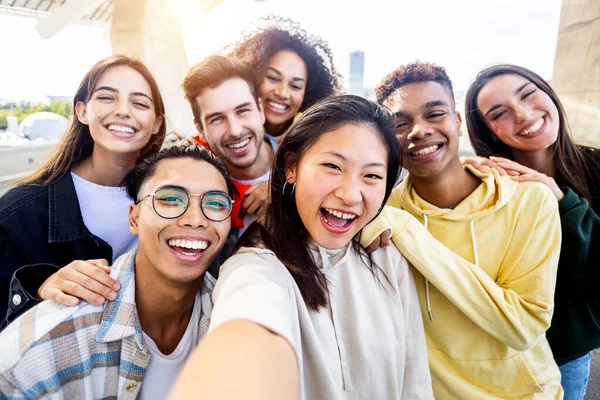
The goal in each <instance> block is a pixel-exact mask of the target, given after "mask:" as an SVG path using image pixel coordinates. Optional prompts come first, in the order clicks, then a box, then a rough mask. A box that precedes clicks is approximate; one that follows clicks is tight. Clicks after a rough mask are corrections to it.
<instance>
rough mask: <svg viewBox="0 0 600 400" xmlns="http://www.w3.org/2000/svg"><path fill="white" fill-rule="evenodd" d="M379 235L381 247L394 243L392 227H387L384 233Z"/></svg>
mask: <svg viewBox="0 0 600 400" xmlns="http://www.w3.org/2000/svg"><path fill="white" fill-rule="evenodd" d="M379 237H380V238H381V244H380V247H387V246H389V245H391V244H392V230H391V229H386V230H385V231H383V233H382V234H381V236H379Z"/></svg>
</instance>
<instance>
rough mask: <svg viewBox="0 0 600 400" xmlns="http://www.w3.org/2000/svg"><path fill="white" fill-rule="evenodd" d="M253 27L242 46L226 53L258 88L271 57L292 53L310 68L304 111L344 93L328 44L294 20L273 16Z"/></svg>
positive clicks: (261, 20)
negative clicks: (249, 73) (245, 68)
mask: <svg viewBox="0 0 600 400" xmlns="http://www.w3.org/2000/svg"><path fill="white" fill-rule="evenodd" d="M252 26H253V27H257V28H255V29H254V30H252V31H250V32H249V33H247V34H245V35H244V38H243V39H242V41H241V42H239V43H235V44H233V45H231V46H228V47H226V48H225V50H224V52H225V53H228V54H229V55H231V56H234V57H236V58H238V59H240V60H242V61H243V62H244V63H246V64H247V65H248V67H249V69H250V71H252V72H253V74H254V75H253V78H254V82H255V85H256V87H259V86H260V83H261V82H262V80H263V78H264V75H265V71H266V68H267V63H268V62H269V60H270V59H271V57H273V56H274V55H275V54H277V53H278V52H279V51H281V50H290V51H293V52H294V53H296V54H297V55H298V56H299V57H300V58H301V59H302V60H303V61H304V63H305V64H306V72H307V82H306V90H305V92H304V100H303V101H302V105H301V106H300V111H304V110H305V109H307V108H308V107H310V106H312V105H313V104H314V103H316V102H317V101H319V100H321V99H323V98H325V97H328V96H331V95H336V94H339V93H340V91H341V84H340V76H339V74H338V73H337V72H336V70H335V66H334V64H333V55H332V53H331V50H330V48H329V44H328V43H327V42H326V41H325V40H323V39H321V38H320V37H318V36H313V35H309V34H308V33H306V31H305V30H304V29H302V28H300V25H299V24H298V23H297V22H294V21H292V20H291V19H286V18H282V17H278V16H273V15H271V16H268V17H265V18H261V19H259V20H257V21H255V22H254V23H253V24H252Z"/></svg>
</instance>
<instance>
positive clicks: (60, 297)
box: [42, 288, 81, 307]
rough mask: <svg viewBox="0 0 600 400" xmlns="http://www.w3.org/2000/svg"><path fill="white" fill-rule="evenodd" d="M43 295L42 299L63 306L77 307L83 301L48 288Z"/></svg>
mask: <svg viewBox="0 0 600 400" xmlns="http://www.w3.org/2000/svg"><path fill="white" fill-rule="evenodd" d="M42 293H43V294H44V296H43V297H42V298H43V299H45V300H53V301H55V302H57V303H59V304H62V305H63V306H71V307H72V306H76V305H77V304H79V302H80V301H81V300H79V299H78V298H77V297H73V296H69V295H68V294H64V293H63V292H62V291H60V290H58V289H56V288H48V289H46V290H45V291H43V292H42Z"/></svg>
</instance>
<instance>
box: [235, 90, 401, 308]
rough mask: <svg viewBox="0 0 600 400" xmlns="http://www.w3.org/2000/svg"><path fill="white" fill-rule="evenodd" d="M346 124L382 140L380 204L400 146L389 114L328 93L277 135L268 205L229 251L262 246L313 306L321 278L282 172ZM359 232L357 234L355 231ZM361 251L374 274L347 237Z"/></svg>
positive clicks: (319, 297) (321, 296)
mask: <svg viewBox="0 0 600 400" xmlns="http://www.w3.org/2000/svg"><path fill="white" fill-rule="evenodd" d="M347 124H359V125H365V126H368V127H371V128H373V129H374V130H375V131H376V132H377V133H378V134H379V136H380V138H381V140H382V141H383V143H384V145H385V147H386V149H387V152H388V159H387V180H386V190H385V197H384V200H383V203H382V204H381V206H382V207H383V205H384V204H385V202H386V201H387V199H388V197H389V196H390V193H391V192H392V189H393V188H394V183H395V182H396V179H397V177H398V174H399V172H400V165H401V159H400V144H399V143H398V140H397V139H396V133H395V130H394V127H393V125H392V122H391V119H390V114H389V112H388V111H387V110H385V109H384V108H383V107H381V106H379V105H377V104H376V103H373V102H372V101H369V100H366V99H364V98H362V97H358V96H353V95H344V96H334V97H330V98H327V99H324V100H322V101H321V102H319V103H317V104H315V105H314V106H313V107H311V108H309V109H308V110H307V111H306V112H305V113H304V114H303V115H302V117H301V118H300V119H299V120H298V122H297V123H296V124H295V125H294V126H293V127H292V128H291V129H290V131H289V132H288V134H287V135H286V136H285V138H284V139H283V141H282V143H281V145H280V146H279V149H278V150H277V155H276V157H275V161H274V166H273V170H272V173H271V204H270V206H269V207H268V209H267V212H266V215H265V217H264V220H263V222H261V223H254V224H252V225H251V226H250V227H249V228H248V229H247V230H246V231H245V232H244V234H243V235H242V237H241V238H240V239H239V240H238V243H237V244H236V247H235V249H234V252H235V251H236V250H237V249H239V248H240V247H242V246H256V245H257V244H258V245H260V244H262V245H264V246H266V247H267V248H268V249H270V250H272V251H273V252H274V253H275V254H276V255H277V258H278V259H279V260H280V261H281V262H282V263H283V264H284V265H285V266H286V267H287V268H288V270H289V272H290V274H291V275H292V277H293V278H294V281H296V284H297V285H298V288H299V289H300V293H302V297H303V298H304V301H305V302H306V304H307V306H308V307H309V308H311V309H313V310H318V309H319V308H320V307H323V306H325V305H327V281H326V279H325V277H324V276H323V275H322V273H321V272H320V270H319V267H318V266H317V265H316V264H315V262H314V260H313V259H312V257H311V254H310V251H309V247H308V246H309V243H310V241H311V237H310V235H309V233H308V231H307V230H306V228H305V227H304V224H303V223H302V220H301V219H300V215H299V214H298V209H297V207H296V201H295V198H294V197H293V196H290V189H289V185H287V186H288V188H287V190H286V193H287V194H286V193H284V183H285V182H286V177H285V173H286V171H287V170H289V169H290V168H292V167H294V166H295V165H297V163H298V162H299V161H300V159H301V158H302V156H303V155H304V154H305V153H306V151H307V150H308V149H309V148H310V147H311V146H312V145H313V144H315V143H316V142H317V140H319V138H320V137H321V136H322V135H323V134H325V133H327V132H330V131H333V130H335V129H337V128H339V127H341V126H344V125H347ZM358 235H360V232H359V233H358ZM352 245H353V246H354V247H355V249H356V250H357V251H358V252H359V253H360V254H361V255H363V256H364V257H363V261H364V260H365V259H367V260H368V263H367V262H365V265H367V267H369V268H370V269H371V271H372V272H373V273H375V270H374V268H375V266H374V265H373V262H372V259H371V258H370V255H368V253H366V251H365V250H364V249H362V248H361V247H360V245H359V244H358V243H357V242H356V241H353V243H352Z"/></svg>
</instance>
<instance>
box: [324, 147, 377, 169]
mask: <svg viewBox="0 0 600 400" xmlns="http://www.w3.org/2000/svg"><path fill="white" fill-rule="evenodd" d="M325 154H330V155H332V156H334V157H337V158H340V159H342V160H344V161H347V160H348V159H347V158H346V157H344V156H343V155H342V154H340V153H338V152H337V151H326V152H325ZM365 167H383V168H387V167H386V165H385V164H384V163H382V162H372V163H368V164H365Z"/></svg>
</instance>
